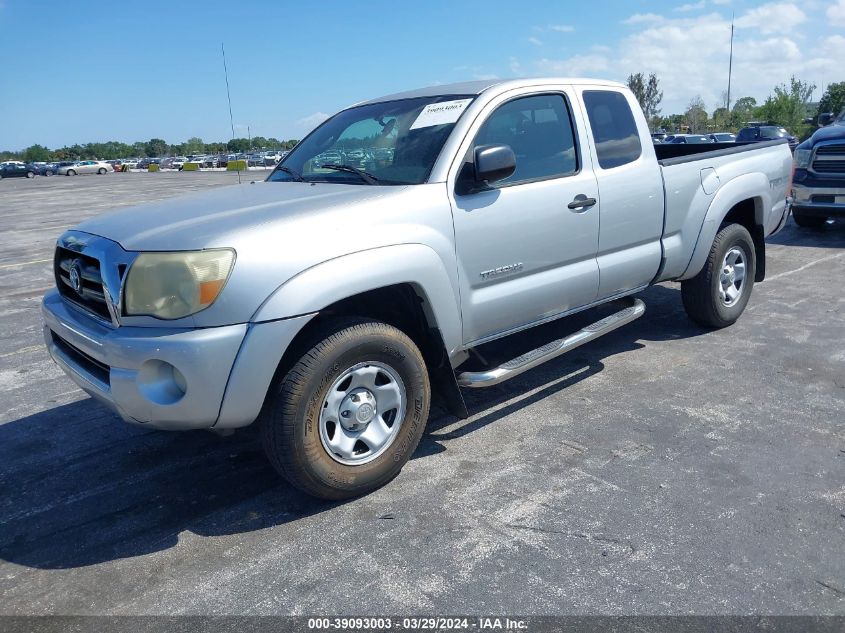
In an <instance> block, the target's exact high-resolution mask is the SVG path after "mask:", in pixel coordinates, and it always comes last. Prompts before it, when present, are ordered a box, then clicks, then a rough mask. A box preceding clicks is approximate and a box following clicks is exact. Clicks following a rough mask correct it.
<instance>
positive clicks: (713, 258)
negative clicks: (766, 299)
mask: <svg viewBox="0 0 845 633" xmlns="http://www.w3.org/2000/svg"><path fill="white" fill-rule="evenodd" d="M755 270H756V260H755V252H754V241H753V240H752V239H751V234H750V233H749V232H748V230H747V229H746V228H745V227H744V226H742V225H740V224H728V225H727V226H725V227H723V228H722V229H721V230H720V231H719V232H718V233H717V234H716V238H715V239H714V240H713V246H712V247H711V248H710V253H709V255H708V256H707V261H706V262H705V263H704V268H702V269H701V272H699V273H698V274H697V275H696V276H695V277H693V278H692V279H688V280H686V281H683V282H681V297H682V299H683V302H684V309H685V310H686V311H687V314H688V315H689V317H690V318H691V319H692V320H693V321H695V322H696V323H699V324H700V325H704V326H706V327H714V328H721V327H726V326H728V325H732V324H733V323H734V322H735V321H736V320H737V319H738V318H739V316H740V315H741V314H742V312H743V310H745V306H746V305H748V300H749V299H750V298H751V289H752V288H753V286H754V274H755Z"/></svg>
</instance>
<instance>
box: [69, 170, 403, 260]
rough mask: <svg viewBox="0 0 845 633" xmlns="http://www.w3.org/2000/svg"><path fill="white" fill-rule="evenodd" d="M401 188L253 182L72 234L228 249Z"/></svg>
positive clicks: (163, 247) (131, 246) (132, 243)
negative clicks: (249, 236)
mask: <svg viewBox="0 0 845 633" xmlns="http://www.w3.org/2000/svg"><path fill="white" fill-rule="evenodd" d="M403 189H405V187H393V186H390V187H378V186H368V185H345V184H334V183H298V182H256V183H252V184H241V185H232V186H228V187H220V188H217V189H211V190H209V191H203V192H200V193H194V194H190V195H186V196H180V197H177V198H170V199H168V200H162V201H160V202H153V203H150V204H143V205H139V206H134V207H128V208H125V209H121V210H119V211H116V212H114V213H109V214H106V215H103V216H99V217H96V218H92V219H90V220H87V221H85V222H83V223H82V224H80V225H79V226H77V227H76V230H79V231H84V232H86V233H92V234H94V235H99V236H101V237H105V238H108V239H111V240H114V241H116V242H118V243H119V244H120V245H121V246H122V247H123V248H124V249H126V250H128V251H168V250H193V249H201V248H208V247H212V246H226V245H228V244H227V242H228V240H230V239H231V238H232V237H233V236H234V235H235V234H237V233H240V232H243V231H248V230H254V229H256V228H258V227H260V226H261V225H264V224H267V225H270V224H276V223H278V222H280V221H282V222H283V221H286V220H291V219H293V218H295V217H299V216H303V215H308V214H312V213H314V212H317V211H325V210H328V209H330V208H333V207H337V206H341V205H342V206H347V205H354V204H358V203H361V202H363V201H365V200H373V199H375V198H381V197H384V196H386V195H390V194H391V193H394V194H395V193H399V190H403Z"/></svg>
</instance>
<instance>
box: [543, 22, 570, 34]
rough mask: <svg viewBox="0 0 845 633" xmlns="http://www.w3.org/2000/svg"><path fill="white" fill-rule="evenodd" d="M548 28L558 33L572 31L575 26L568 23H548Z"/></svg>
mask: <svg viewBox="0 0 845 633" xmlns="http://www.w3.org/2000/svg"><path fill="white" fill-rule="evenodd" d="M549 30H550V31H557V32H558V33H572V32H573V31H574V30H575V27H574V26H572V25H570V24H549Z"/></svg>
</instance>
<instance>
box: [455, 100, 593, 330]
mask: <svg viewBox="0 0 845 633" xmlns="http://www.w3.org/2000/svg"><path fill="white" fill-rule="evenodd" d="M572 97H573V95H572V94H571V91H570V90H569V89H568V88H567V87H561V88H560V89H556V90H549V91H543V92H537V91H536V90H522V91H515V92H513V93H508V94H505V95H502V96H500V97H498V98H497V99H496V100H494V101H492V102H491V103H490V104H488V106H487V107H486V108H485V110H484V112H483V113H482V115H481V116H480V117H479V118H478V120H477V121H476V122H475V123H474V124H473V127H472V128H471V130H470V133H469V135H468V136H467V138H466V139H465V141H464V144H463V145H462V148H461V150H460V152H459V156H461V157H462V163H461V165H460V168H459V169H458V170H457V171H458V173H460V172H461V171H463V170H464V169H467V168H471V167H472V161H473V160H474V149H475V148H476V147H479V146H484V145H508V146H510V147H511V149H513V151H514V154H515V155H516V171H515V172H514V173H513V175H511V176H509V177H508V178H505V179H504V180H501V181H498V182H496V183H493V185H492V186H490V187H489V188H488V189H486V190H484V191H479V192H475V193H471V194H467V195H461V194H459V193H458V192H457V191H456V187H455V181H454V180H452V181H451V182H450V185H449V191H450V196H451V203H452V210H453V218H454V226H455V242H456V250H457V258H458V265H459V267H458V275H459V279H460V285H461V309H462V318H463V326H464V342H465V343H467V344H472V343H477V342H479V341H482V340H487V339H491V338H495V337H496V336H499V335H503V334H505V333H507V332H509V331H511V330H515V329H518V328H520V327H523V326H526V325H529V324H532V323H535V322H538V321H541V320H543V319H546V318H551V317H553V316H555V315H558V314H560V313H562V312H565V311H567V310H570V309H573V308H576V307H579V306H582V305H585V304H588V303H590V302H591V301H593V300H594V299H595V296H596V291H597V289H598V267H597V264H596V246H597V241H598V229H599V224H598V206H597V196H598V189H597V186H596V180H595V177H594V176H593V173H592V170H591V169H590V168H589V164H587V166H586V167H585V165H584V163H583V160H582V156H581V151H582V150H581V148H582V147H584V144H585V143H586V139H585V138H584V137H583V135H581V133H580V130H582V129H583V125H577V124H576V121H578V120H579V119H578V111H577V110H576V109H574V108H572V107H571V103H572V101H573V99H572ZM581 200H589V201H591V202H587V203H585V204H583V206H578V205H579V204H580V202H579V201H581ZM570 203H573V206H572V207H571V208H570V207H569V205H570Z"/></svg>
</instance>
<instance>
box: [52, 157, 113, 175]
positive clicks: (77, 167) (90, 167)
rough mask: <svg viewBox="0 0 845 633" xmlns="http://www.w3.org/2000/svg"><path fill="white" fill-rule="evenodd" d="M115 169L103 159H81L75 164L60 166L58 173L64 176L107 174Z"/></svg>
mask: <svg viewBox="0 0 845 633" xmlns="http://www.w3.org/2000/svg"><path fill="white" fill-rule="evenodd" d="M110 171H114V167H112V166H111V165H109V164H108V163H104V162H103V161H101V160H80V161H77V162H75V163H74V164H73V165H65V166H64V167H59V171H58V173H59V174H61V175H62V176H76V175H77V174H100V175H102V174H107V173H109V172H110Z"/></svg>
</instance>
